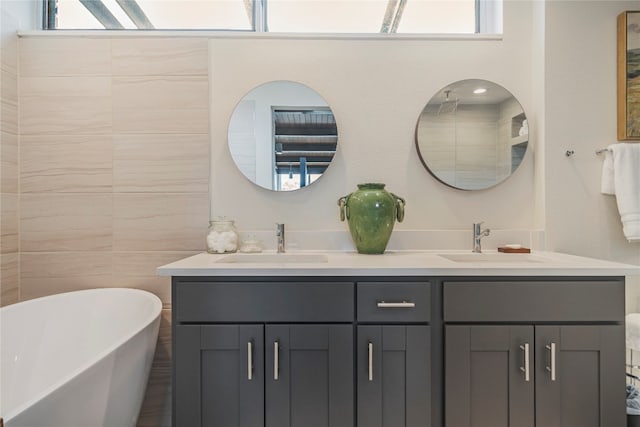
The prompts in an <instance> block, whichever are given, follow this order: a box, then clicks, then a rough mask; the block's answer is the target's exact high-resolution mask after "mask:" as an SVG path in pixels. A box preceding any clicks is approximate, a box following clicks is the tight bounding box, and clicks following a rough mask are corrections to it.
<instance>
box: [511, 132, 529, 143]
mask: <svg viewBox="0 0 640 427" xmlns="http://www.w3.org/2000/svg"><path fill="white" fill-rule="evenodd" d="M528 141H529V135H528V134H524V135H519V136H515V137H513V138H511V140H510V141H509V143H510V144H511V145H516V144H521V143H523V142H528Z"/></svg>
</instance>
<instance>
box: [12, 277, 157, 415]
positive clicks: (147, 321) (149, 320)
mask: <svg viewBox="0 0 640 427" xmlns="http://www.w3.org/2000/svg"><path fill="white" fill-rule="evenodd" d="M95 291H99V292H101V291H105V292H121V293H129V294H135V293H138V294H146V295H144V296H145V298H149V299H150V300H151V301H152V302H153V305H154V307H153V309H154V310H153V314H151V315H149V316H148V317H147V318H145V319H144V322H140V323H141V324H142V326H141V327H139V328H136V329H133V330H132V331H133V332H131V333H130V334H126V335H123V337H124V339H122V340H120V341H119V342H118V343H117V344H118V345H116V346H111V347H109V348H108V349H106V350H104V351H101V352H97V353H96V357H95V358H94V359H92V361H91V362H89V363H85V364H82V365H80V366H79V367H77V368H76V369H73V370H71V371H70V372H69V374H68V375H66V376H65V377H63V378H62V379H60V380H59V381H57V382H55V383H53V384H51V385H50V386H49V387H45V388H43V390H42V391H41V392H40V393H36V394H34V396H33V398H32V399H30V400H28V401H26V402H25V403H23V404H21V405H17V406H16V407H15V408H14V409H13V410H11V411H10V412H7V413H2V412H0V418H2V419H3V421H4V423H5V424H6V423H7V422H8V421H10V420H11V419H13V418H15V417H16V416H18V415H20V414H21V413H22V412H24V411H25V410H27V409H29V408H30V407H31V406H32V405H33V404H34V403H35V402H38V401H40V400H41V399H43V398H45V397H46V396H48V395H50V394H51V393H53V392H54V391H56V390H57V389H59V388H60V387H62V386H63V385H65V384H67V383H69V382H70V381H71V380H72V379H74V378H75V377H77V376H78V375H79V374H80V373H82V372H84V371H86V370H87V369H90V368H91V367H92V366H95V365H97V364H98V363H100V362H101V361H103V360H104V359H106V358H107V357H109V356H110V355H111V354H112V353H113V352H114V351H115V350H116V349H117V348H119V347H120V346H121V345H122V344H123V343H126V342H128V341H129V340H131V339H132V338H133V337H135V336H136V335H138V334H140V333H142V331H144V329H146V328H147V327H149V325H151V324H152V323H154V322H155V321H157V320H158V318H159V317H160V316H161V315H162V301H161V300H160V298H158V296H157V295H155V294H153V293H151V292H149V291H145V290H142V289H134V288H92V289H82V290H79V291H71V292H61V293H59V294H53V295H47V296H43V297H39V298H34V299H31V300H27V301H23V302H19V303H16V304H11V305H8V306H5V307H2V311H5V310H9V309H12V308H13V307H15V306H18V305H21V304H29V303H31V302H36V301H38V300H41V299H43V298H56V297H63V296H67V295H69V294H77V293H88V292H95ZM156 309H157V313H156ZM1 410H2V408H0V411H1Z"/></svg>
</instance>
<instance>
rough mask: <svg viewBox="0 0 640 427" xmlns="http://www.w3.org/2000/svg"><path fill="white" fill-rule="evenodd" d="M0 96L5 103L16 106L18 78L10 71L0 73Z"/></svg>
mask: <svg viewBox="0 0 640 427" xmlns="http://www.w3.org/2000/svg"><path fill="white" fill-rule="evenodd" d="M0 79H1V80H0V88H1V89H0V96H1V97H2V100H3V101H5V102H9V103H11V104H13V105H18V77H17V76H16V74H15V73H14V72H12V71H8V70H2V71H0Z"/></svg>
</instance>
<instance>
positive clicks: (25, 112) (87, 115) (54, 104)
mask: <svg viewBox="0 0 640 427" xmlns="http://www.w3.org/2000/svg"><path fill="white" fill-rule="evenodd" d="M20 101H21V106H20V130H21V135H46V134H58V135H59V134H63V135H70V134H75V135H95V134H107V133H110V132H111V130H112V126H111V122H112V119H111V116H112V113H111V98H110V97H108V96H28V97H21V98H20Z"/></svg>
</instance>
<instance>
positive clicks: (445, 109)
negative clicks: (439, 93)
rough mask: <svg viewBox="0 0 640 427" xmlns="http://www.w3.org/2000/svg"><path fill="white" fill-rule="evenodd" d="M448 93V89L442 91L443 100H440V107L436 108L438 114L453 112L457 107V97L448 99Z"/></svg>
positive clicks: (449, 91)
mask: <svg viewBox="0 0 640 427" xmlns="http://www.w3.org/2000/svg"><path fill="white" fill-rule="evenodd" d="M450 93H451V90H450V89H448V90H445V91H444V101H442V104H440V107H439V108H438V115H440V114H447V113H455V112H456V110H457V109H458V98H455V99H449V94H450Z"/></svg>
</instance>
